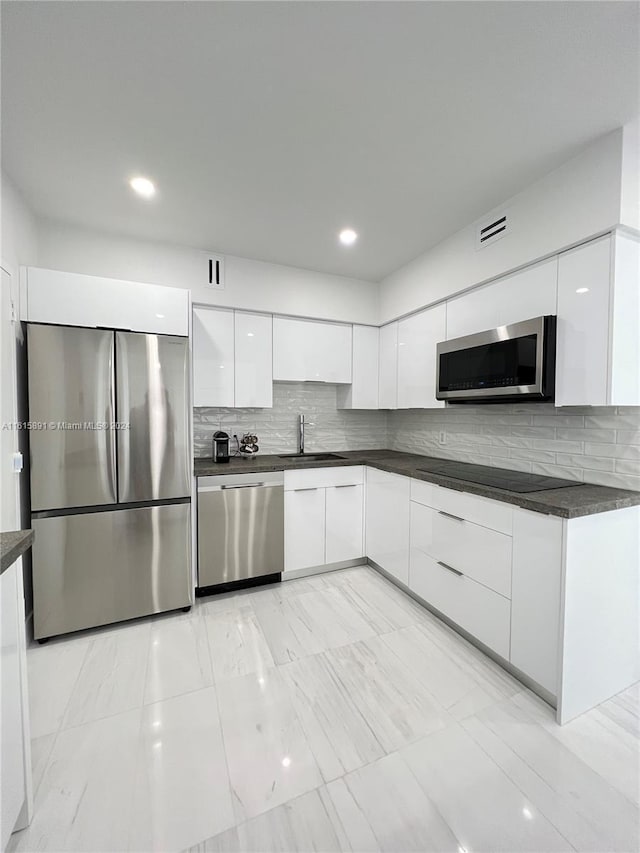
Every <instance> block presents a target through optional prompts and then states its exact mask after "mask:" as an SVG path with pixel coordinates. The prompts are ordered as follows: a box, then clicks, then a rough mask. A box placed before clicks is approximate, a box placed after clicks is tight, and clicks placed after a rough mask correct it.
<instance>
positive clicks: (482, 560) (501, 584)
mask: <svg viewBox="0 0 640 853" xmlns="http://www.w3.org/2000/svg"><path fill="white" fill-rule="evenodd" d="M438 491H441V490H440V489H438ZM409 588H410V589H411V590H412V591H413V592H415V593H416V594H417V595H419V596H420V598H423V599H424V600H425V601H426V602H427V603H428V604H430V605H431V606H432V607H435V608H436V610H439V611H440V612H441V613H443V614H444V615H445V616H447V617H448V618H449V619H451V620H452V621H453V622H455V623H456V624H457V625H459V626H460V627H461V628H463V629H464V630H465V631H467V632H468V633H469V634H471V635H472V636H474V637H476V638H477V639H478V640H480V642H481V643H484V644H485V646H488V647H489V648H490V649H493V651H495V652H497V653H498V654H499V655H501V656H502V657H504V658H506V659H508V658H509V635H510V620H511V602H510V600H509V595H510V592H511V537H510V536H505V535H504V534H502V533H497V532H496V531H495V530H490V529H488V528H485V527H480V526H479V525H477V524H473V523H472V522H469V521H467V520H466V519H462V518H458V517H457V518H452V517H451V516H447V515H443V514H442V513H441V512H439V511H438V510H435V509H433V508H432V507H427V506H424V505H423V504H421V503H416V502H415V501H412V502H411V551H410V565H409Z"/></svg>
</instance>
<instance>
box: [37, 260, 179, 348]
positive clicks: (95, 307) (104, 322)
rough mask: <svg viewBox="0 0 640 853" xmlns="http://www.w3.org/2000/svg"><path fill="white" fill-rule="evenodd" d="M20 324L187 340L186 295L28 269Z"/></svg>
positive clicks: (149, 286)
mask: <svg viewBox="0 0 640 853" xmlns="http://www.w3.org/2000/svg"><path fill="white" fill-rule="evenodd" d="M25 284H26V288H25V292H24V298H23V299H22V300H21V311H22V316H21V319H22V320H27V321H29V322H31V323H55V324H58V325H62V326H89V327H92V326H93V327H95V326H105V327H106V328H108V329H130V330H131V331H133V332H149V333H153V334H159V335H182V336H184V337H187V336H188V334H189V305H190V301H189V291H188V290H183V289H182V288H179V287H163V286H162V285H159V284H141V283H140V282H136V281H121V280H119V279H114V278H101V277H98V276H93V275H79V274H77V273H67V272H59V271H57V270H44V269H39V268H37V267H27V269H26V271H25Z"/></svg>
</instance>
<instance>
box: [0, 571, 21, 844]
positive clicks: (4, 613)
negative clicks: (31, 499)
mask: <svg viewBox="0 0 640 853" xmlns="http://www.w3.org/2000/svg"><path fill="white" fill-rule="evenodd" d="M21 571H22V561H21V560H18V561H17V562H15V563H14V564H13V566H11V567H10V568H9V569H7V570H6V571H5V572H4V574H3V575H2V577H0V614H1V617H2V618H1V619H0V628H1V631H0V633H1V640H0V643H1V653H2V667H1V668H0V679H1V685H2V694H1V695H2V714H1V734H0V750H1V752H2V767H1V771H2V772H1V782H2V785H1V787H0V790H1V791H2V799H1V802H0V820H1V823H0V827H1V828H2V835H1V837H0V843H1V846H0V849H2V850H4V849H5V847H6V846H7V843H8V841H9V836H10V834H11V833H12V832H13V830H14V827H15V826H16V822H17V820H18V816H19V814H20V811H21V810H22V807H23V804H24V802H25V797H26V779H25V748H26V746H25V739H24V728H23V723H24V721H23V714H24V713H25V709H24V708H23V705H22V702H23V698H24V695H25V694H26V691H25V692H24V693H23V689H22V673H21V668H22V666H21V664H22V662H21V659H20V656H21V655H23V654H24V653H25V651H24V637H23V635H24V599H23V598H22V596H21V595H20V592H21V582H20V581H19V579H18V572H21Z"/></svg>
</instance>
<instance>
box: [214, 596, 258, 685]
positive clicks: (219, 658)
mask: <svg viewBox="0 0 640 853" xmlns="http://www.w3.org/2000/svg"><path fill="white" fill-rule="evenodd" d="M202 621H203V624H204V627H205V630H206V632H207V636H208V643H209V653H210V657H211V665H212V667H213V674H214V677H215V680H216V682H220V681H226V680H228V679H230V678H237V677H238V676H242V675H249V674H250V673H252V672H255V673H258V674H259V675H262V674H264V671H265V670H267V669H269V668H270V667H272V666H275V664H274V661H273V657H272V656H271V651H270V649H269V646H268V644H267V641H266V638H265V636H264V633H263V632H262V628H261V627H260V624H259V623H258V620H257V618H256V614H255V612H254V610H253V607H251V605H249V604H247V605H240V606H237V607H235V608H233V609H232V610H222V611H220V612H213V613H211V612H208V613H207V614H206V615H205V616H203V618H202Z"/></svg>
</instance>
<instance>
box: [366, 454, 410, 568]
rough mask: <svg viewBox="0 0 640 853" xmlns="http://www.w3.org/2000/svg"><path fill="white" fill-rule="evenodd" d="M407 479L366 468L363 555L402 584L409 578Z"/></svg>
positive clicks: (408, 487) (408, 483)
mask: <svg viewBox="0 0 640 853" xmlns="http://www.w3.org/2000/svg"><path fill="white" fill-rule="evenodd" d="M410 482H411V481H410V479H409V477H401V476H399V475H398V474H388V473H387V472H386V471H377V470H376V469H375V468H367V496H366V534H365V536H366V554H367V557H369V558H370V559H371V560H373V561H374V562H375V563H377V564H378V565H379V566H381V567H382V568H383V569H385V571H387V572H389V574H391V575H393V576H394V577H395V578H397V579H398V580H399V581H402V583H404V584H406V583H408V581H409V490H410Z"/></svg>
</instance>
